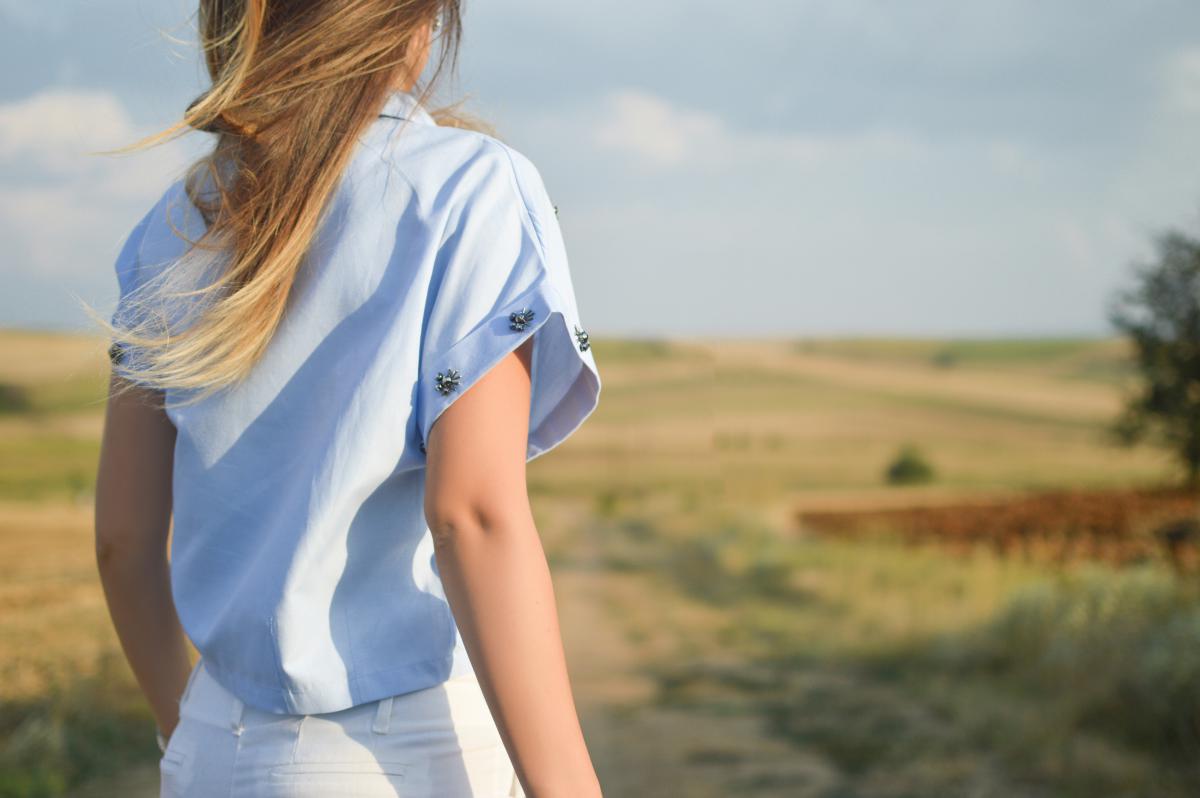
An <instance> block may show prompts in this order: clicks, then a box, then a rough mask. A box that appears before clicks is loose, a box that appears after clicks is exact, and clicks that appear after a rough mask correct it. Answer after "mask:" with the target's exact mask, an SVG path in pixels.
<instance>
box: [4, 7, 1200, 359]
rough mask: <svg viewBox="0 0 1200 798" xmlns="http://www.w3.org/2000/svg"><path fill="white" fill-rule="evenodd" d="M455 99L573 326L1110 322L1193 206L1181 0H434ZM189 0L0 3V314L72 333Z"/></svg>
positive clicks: (1194, 48)
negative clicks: (517, 187) (559, 254)
mask: <svg viewBox="0 0 1200 798" xmlns="http://www.w3.org/2000/svg"><path fill="white" fill-rule="evenodd" d="M464 8H465V19H464V39H463V42H462V50H461V55H460V62H459V69H458V71H457V73H456V74H455V75H453V76H451V78H450V80H448V82H447V83H445V84H444V85H443V89H442V91H441V93H440V94H439V97H438V99H439V100H442V101H451V100H454V99H458V98H460V97H463V96H466V97H467V98H468V102H467V108H468V109H470V110H472V111H474V112H476V113H478V114H480V115H482V116H484V117H485V118H486V119H488V120H489V121H491V122H492V123H493V124H494V125H495V126H496V128H497V129H498V133H499V135H500V137H501V138H502V139H504V140H505V141H506V142H507V143H509V144H510V145H511V146H513V147H515V148H516V149H517V150H519V151H521V152H522V153H524V154H525V155H527V156H528V157H529V158H530V159H531V160H532V161H533V162H534V163H535V164H536V165H537V167H538V169H539V171H540V172H541V174H542V177H543V180H544V182H545V184H546V187H547V190H548V191H549V193H550V195H551V197H552V199H554V201H555V203H556V204H557V205H558V206H559V209H560V214H559V223H560V225H561V226H562V229H563V235H564V239H565V241H566V244H567V251H568V255H569V258H570V266H571V273H572V278H573V281H574V285H575V289H576V294H577V300H578V304H579V310H580V314H581V318H582V320H584V322H585V323H586V324H587V326H588V329H589V332H591V333H592V335H593V336H602V335H609V334H611V335H647V336H822V335H906V336H908V335H936V336H1008V335H1019V336H1035V335H1102V334H1108V333H1111V332H1112V330H1111V328H1110V326H1109V324H1108V322H1107V313H1106V308H1107V306H1108V303H1109V302H1110V301H1111V299H1112V298H1113V296H1114V294H1115V292H1116V291H1118V290H1119V289H1120V288H1121V287H1122V286H1124V285H1126V284H1128V282H1129V279H1130V277H1131V275H1132V269H1133V267H1134V265H1135V264H1137V263H1142V262H1145V261H1146V260H1148V259H1150V258H1152V257H1153V254H1154V248H1153V239H1154V236H1155V235H1157V234H1158V233H1160V232H1162V231H1163V230H1165V229H1168V228H1174V229H1182V230H1185V231H1190V232H1193V233H1195V234H1197V235H1200V158H1197V157H1196V153H1195V151H1196V148H1197V146H1200V4H1197V3H1196V2H1194V0H1123V1H1119V0H1114V2H1107V3H1096V2H1094V1H1093V0H1056V2H1054V3H1046V2H1034V1H1033V0H972V2H970V3H964V2H961V0H905V1H904V2H898V1H897V0H746V2H741V3H736V4H734V3H716V2H712V1H711V0H655V2H653V3H646V2H633V1H632V0H610V1H609V2H607V3H569V2H567V3H564V2H562V0H513V1H512V2H507V3H499V2H490V3H484V2H472V1H471V0H466V2H465V3H464ZM194 13H195V2H194V0H190V1H189V0H106V1H105V2H104V3H96V2H94V1H92V0H55V2H53V3H31V2H29V0H0V240H3V242H4V243H5V246H4V247H3V248H0V285H2V286H3V289H0V326H34V327H43V328H56V329H67V330H84V331H86V330H89V329H94V328H92V327H90V325H91V322H90V321H89V320H88V319H87V318H86V316H85V315H84V314H83V312H82V311H81V310H80V309H79V306H78V304H77V301H76V299H75V297H76V296H78V297H79V298H81V299H83V300H85V301H87V302H89V303H91V304H92V305H93V306H94V307H96V308H97V309H98V310H101V311H105V310H110V309H111V308H112V306H113V304H114V303H115V301H116V291H117V285H116V277H115V274H114V272H113V269H112V265H113V260H114V259H115V257H116V254H117V252H118V250H119V248H120V245H121V242H122V241H123V240H124V237H125V236H126V235H127V233H128V232H129V230H130V228H132V226H133V225H134V223H135V222H136V221H137V220H138V219H140V218H141V216H142V215H143V214H144V213H145V211H146V210H147V209H148V208H149V207H150V205H151V204H152V203H153V202H154V201H155V200H156V199H157V198H158V196H159V195H160V194H161V192H162V191H163V189H165V187H166V185H167V184H168V183H169V182H170V181H171V180H172V179H174V177H176V176H177V175H179V174H181V173H182V169H183V168H184V166H185V165H186V164H187V162H188V161H189V160H190V159H191V158H194V157H196V156H197V155H199V154H200V153H201V152H202V151H203V148H204V147H205V146H206V144H207V140H206V137H205V135H204V134H191V136H190V137H185V138H184V139H181V140H179V141H176V142H172V143H170V144H168V145H166V146H163V147H159V148H155V149H152V150H147V151H144V152H142V153H140V154H134V155H121V156H110V155H109V156H106V155H94V154H89V152H90V151H96V150H102V149H105V148H110V147H115V146H119V145H121V144H125V143H129V142H131V141H132V140H134V139H136V138H137V137H139V136H140V135H143V134H145V133H149V132H152V131H155V130H158V129H161V128H163V127H165V126H167V125H169V124H171V123H172V122H173V121H174V120H175V119H176V118H177V117H178V115H179V114H180V113H181V112H182V110H183V108H184V107H185V106H186V105H187V104H188V102H190V101H191V100H192V99H193V98H194V97H195V96H196V95H197V94H198V93H199V92H200V91H202V90H203V88H204V86H205V85H206V80H205V74H204V72H203V70H202V68H201V66H200V61H199V55H198V52H197V50H196V47H195V44H194V36H193V33H192V29H193V26H194Z"/></svg>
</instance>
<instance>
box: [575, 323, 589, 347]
mask: <svg viewBox="0 0 1200 798" xmlns="http://www.w3.org/2000/svg"><path fill="white" fill-rule="evenodd" d="M575 339H576V340H578V341H579V351H580V352H586V351H588V347H590V346H591V344H590V343H588V334H587V331H586V330H581V329H579V325H578V324H576V325H575Z"/></svg>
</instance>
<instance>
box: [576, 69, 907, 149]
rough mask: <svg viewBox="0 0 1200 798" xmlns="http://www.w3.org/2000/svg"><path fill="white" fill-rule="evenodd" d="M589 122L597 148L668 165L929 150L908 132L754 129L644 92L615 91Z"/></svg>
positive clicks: (709, 112) (630, 90) (710, 112)
mask: <svg viewBox="0 0 1200 798" xmlns="http://www.w3.org/2000/svg"><path fill="white" fill-rule="evenodd" d="M581 121H583V120H581ZM583 124H586V125H588V126H589V127H591V129H592V135H591V140H592V143H593V144H594V145H595V146H596V147H597V148H599V149H601V150H611V151H616V152H620V153H624V154H627V155H631V156H633V157H635V158H637V159H639V160H640V161H642V162H643V163H646V164H649V165H652V166H658V167H667V168H672V167H684V166H686V167H687V168H689V169H692V168H708V167H714V166H715V167H729V166H737V165H751V164H754V165H759V166H768V167H770V166H775V167H802V168H803V167H816V166H822V165H826V164H828V163H830V162H831V161H833V160H837V159H841V158H847V157H850V158H869V157H881V156H882V157H890V158H894V157H909V156H916V155H920V154H922V153H923V151H924V148H923V147H922V146H921V145H920V143H919V142H917V141H916V140H914V139H913V138H912V137H910V136H909V135H907V134H906V133H904V132H902V131H899V130H895V129H887V128H878V129H872V130H863V131H854V132H852V133H846V134H835V135H818V134H806V133H798V132H791V131H770V130H753V129H750V128H748V127H740V126H737V125H734V124H730V123H729V122H727V121H726V120H725V119H724V118H723V117H721V116H720V115H718V114H717V113H715V112H713V111H707V110H700V109H693V108H685V107H681V106H678V105H674V104H672V103H670V102H668V101H667V100H664V99H663V98H661V97H657V96H655V95H653V94H650V93H648V92H645V91H642V90H639V89H621V90H617V91H613V92H611V93H609V94H608V95H606V96H605V97H604V99H603V101H602V112H601V114H600V115H599V117H598V119H596V120H595V121H592V120H587V121H583Z"/></svg>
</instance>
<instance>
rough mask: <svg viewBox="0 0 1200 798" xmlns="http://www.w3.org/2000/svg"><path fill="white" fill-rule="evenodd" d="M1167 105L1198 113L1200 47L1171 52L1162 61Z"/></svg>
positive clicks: (1186, 111)
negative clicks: (1163, 61)
mask: <svg viewBox="0 0 1200 798" xmlns="http://www.w3.org/2000/svg"><path fill="white" fill-rule="evenodd" d="M1163 72H1164V80H1163V83H1164V87H1165V90H1166V91H1165V93H1166V98H1167V105H1168V107H1169V108H1171V109H1172V110H1176V111H1183V112H1184V113H1190V114H1194V113H1200V47H1192V48H1190V49H1186V50H1181V51H1179V52H1176V53H1173V54H1171V55H1170V56H1169V57H1167V58H1166V59H1165V63H1164V70H1163Z"/></svg>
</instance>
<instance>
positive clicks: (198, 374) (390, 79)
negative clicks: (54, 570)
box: [88, 0, 495, 404]
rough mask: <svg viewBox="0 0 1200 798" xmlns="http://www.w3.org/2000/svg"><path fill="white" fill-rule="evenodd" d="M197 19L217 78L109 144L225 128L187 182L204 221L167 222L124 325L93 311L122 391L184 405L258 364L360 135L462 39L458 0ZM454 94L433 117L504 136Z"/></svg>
mask: <svg viewBox="0 0 1200 798" xmlns="http://www.w3.org/2000/svg"><path fill="white" fill-rule="evenodd" d="M439 16H440V20H441V26H440V30H438V31H437V39H438V41H439V43H440V48H439V50H440V55H439V58H438V61H437V66H436V70H435V71H434V74H433V78H432V79H431V80H430V81H429V82H428V84H427V85H426V86H425V87H424V88H422V89H421V90H420V91H417V89H416V86H417V85H418V82H419V76H418V75H413V74H411V71H412V66H413V64H412V59H411V56H410V54H409V50H410V45H411V46H415V47H418V48H421V47H423V46H424V44H425V42H424V41H422V40H421V38H422V37H423V36H424V34H425V33H426V31H427V30H428V29H427V28H426V26H427V25H432V23H433V21H434V20H435V19H436V18H438V17H439ZM198 21H199V34H200V42H201V45H202V48H203V53H204V59H205V62H206V64H207V67H208V71H209V74H210V75H211V77H212V86H211V88H209V89H208V90H207V91H206V92H204V93H203V94H202V95H200V97H198V98H197V99H196V100H195V101H194V102H193V103H192V104H191V105H190V106H189V107H188V109H187V111H186V112H185V113H184V115H183V117H182V118H181V119H180V120H179V121H178V122H176V123H175V124H174V125H172V126H170V127H169V128H167V129H165V130H163V131H161V132H159V133H157V134H153V135H151V136H147V137H146V138H144V139H141V140H140V141H137V142H135V143H133V144H131V145H128V146H126V147H124V148H122V149H120V150H114V151H113V152H127V151H131V150H137V149H141V148H145V147H149V146H153V145H155V144H160V143H163V142H165V141H168V140H171V139H173V138H175V137H178V136H180V135H183V134H184V133H186V132H188V131H189V130H190V129H198V130H205V131H208V132H211V133H214V134H216V141H215V144H214V146H213V149H212V151H211V153H209V154H207V155H205V156H204V157H202V158H200V159H199V160H198V161H196V162H195V163H194V164H192V165H191V166H190V167H189V168H188V170H187V173H186V176H185V180H184V183H185V186H186V192H187V196H188V198H189V199H190V200H191V203H192V205H194V206H195V208H196V209H198V210H199V212H200V213H201V215H202V216H203V217H204V220H205V222H206V224H207V229H206V230H205V231H204V233H203V235H201V236H199V237H198V238H197V239H196V240H194V241H192V240H189V239H188V238H187V236H186V235H185V234H183V232H182V231H181V230H180V229H178V228H177V227H175V225H174V224H173V223H172V224H171V226H172V229H173V230H174V232H175V234H176V235H179V236H180V237H181V238H183V239H184V240H185V241H187V243H188V244H189V246H188V248H187V250H186V252H185V253H184V256H182V257H180V258H178V259H176V260H175V261H174V262H173V263H172V264H171V265H170V267H169V268H164V269H162V270H161V271H160V272H159V273H158V274H155V275H153V276H152V277H151V278H150V279H148V280H146V281H144V282H143V283H142V284H141V285H139V286H138V287H137V289H136V290H135V291H133V292H131V293H130V294H128V295H127V296H126V298H125V300H124V306H123V308H122V312H123V313H124V312H125V311H129V314H128V317H129V318H130V322H129V323H128V324H123V323H120V322H118V324H117V325H113V324H110V323H109V322H108V320H107V319H105V318H104V317H102V316H101V315H100V314H98V313H95V312H94V311H92V310H91V309H90V308H89V309H88V313H89V315H90V316H92V317H93V318H94V319H95V320H96V321H97V322H98V323H99V324H101V325H102V326H103V327H104V328H105V331H106V333H107V335H108V337H109V339H110V342H111V344H112V346H111V347H110V350H109V354H110V357H111V358H112V363H113V370H114V372H115V373H116V374H118V375H120V376H122V377H125V378H126V384H125V385H123V386H118V387H117V389H116V390H117V392H121V391H123V390H125V389H127V388H128V387H130V386H131V385H132V382H129V381H130V380H138V381H140V382H141V383H143V384H144V385H146V386H147V387H152V388H167V387H170V388H179V389H185V390H189V391H193V392H194V394H193V395H192V396H191V397H190V399H189V400H187V401H185V402H183V404H189V403H190V402H192V401H198V400H199V399H201V398H203V397H204V396H207V395H209V394H210V393H212V392H213V391H216V390H218V389H219V388H221V387H224V386H226V385H229V384H232V383H236V382H238V381H240V380H241V379H243V378H244V377H245V376H246V374H247V373H248V372H249V370H250V368H251V367H252V366H253V365H254V364H255V362H257V361H258V359H259V358H260V357H261V355H262V353H263V352H264V351H265V349H266V346H267V344H268V342H269V341H270V339H271V337H272V335H273V334H274V332H275V330H276V329H277V328H278V326H279V323H280V321H281V320H282V318H283V316H284V312H285V310H286V307H287V302H288V296H289V294H290V293H291V288H292V285H293V283H294V282H295V279H296V275H297V272H298V270H299V268H300V266H301V264H302V262H303V258H304V256H305V253H306V252H307V251H308V249H309V247H310V245H311V243H312V241H313V239H314V236H315V234H316V232H317V230H318V228H319V226H320V223H321V221H322V219H323V218H324V212H325V210H326V208H327V206H328V205H329V200H330V199H331V197H332V195H333V193H334V190H335V188H336V187H337V184H338V182H339V179H340V177H341V175H342V173H343V171H344V169H345V167H346V166H347V164H348V163H349V161H350V158H351V155H352V153H353V152H354V150H355V146H356V143H357V139H358V136H359V134H360V133H361V132H362V131H363V130H364V129H365V128H366V127H367V126H368V125H369V124H370V123H371V122H372V121H373V120H374V119H375V118H376V116H377V114H378V113H379V111H380V110H381V109H382V106H383V103H384V101H385V100H386V98H387V96H388V95H389V94H390V93H391V92H392V91H394V90H396V88H397V86H396V80H397V78H399V77H403V78H405V79H406V80H407V81H412V83H413V88H412V89H410V90H411V91H413V93H414V94H415V95H416V96H417V97H418V99H419V101H420V102H421V103H422V104H424V103H425V100H426V99H427V98H428V96H429V95H430V94H431V93H432V89H433V86H434V84H435V83H436V82H437V78H438V77H439V76H440V75H441V74H442V71H443V68H444V67H445V66H446V64H447V63H449V64H450V65H451V68H452V69H453V67H454V66H455V65H456V63H457V55H458V45H459V42H460V40H461V36H462V22H461V9H460V3H459V0H200V5H199V15H198ZM459 105H461V101H460V102H459V103H456V104H455V105H452V106H448V107H443V108H440V109H437V110H434V111H431V115H432V116H433V118H434V121H436V122H437V123H438V124H440V125H446V126H453V127H464V128H470V129H474V130H480V131H483V132H486V133H489V134H492V135H495V131H494V130H492V129H491V128H490V127H489V126H488V125H487V124H486V123H485V122H483V121H482V120H480V119H478V118H475V117H472V116H470V115H468V114H465V113H463V112H461V111H460V110H459V109H458V106H459ZM213 267H216V268H213ZM131 352H132V353H133V354H134V355H135V356H134V357H126V356H124V355H125V354H129V353H131ZM117 382H118V383H119V382H120V381H117Z"/></svg>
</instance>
